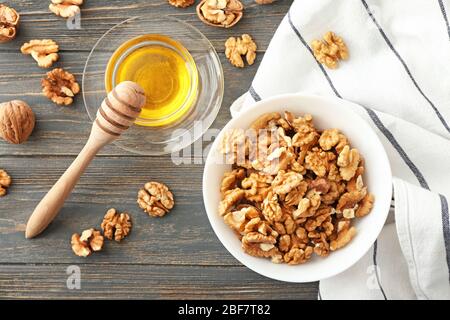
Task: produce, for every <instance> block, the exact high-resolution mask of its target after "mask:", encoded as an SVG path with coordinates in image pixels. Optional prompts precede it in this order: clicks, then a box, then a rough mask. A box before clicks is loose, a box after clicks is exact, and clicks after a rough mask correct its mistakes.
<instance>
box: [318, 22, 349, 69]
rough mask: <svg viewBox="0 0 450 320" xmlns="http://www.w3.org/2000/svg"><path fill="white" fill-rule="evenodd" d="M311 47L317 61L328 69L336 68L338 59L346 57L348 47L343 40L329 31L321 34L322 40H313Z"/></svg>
mask: <svg viewBox="0 0 450 320" xmlns="http://www.w3.org/2000/svg"><path fill="white" fill-rule="evenodd" d="M311 48H312V50H313V52H314V56H315V57H316V59H317V61H319V62H320V63H321V64H324V65H325V66H327V67H328V68H330V69H336V68H337V67H338V62H339V60H347V59H348V49H347V46H346V44H345V42H344V40H343V39H342V38H341V37H339V36H337V35H336V34H335V33H333V32H331V31H329V32H327V33H326V34H325V35H324V36H323V40H314V41H313V42H312V43H311Z"/></svg>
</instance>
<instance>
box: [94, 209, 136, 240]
mask: <svg viewBox="0 0 450 320" xmlns="http://www.w3.org/2000/svg"><path fill="white" fill-rule="evenodd" d="M100 226H101V228H102V230H103V234H104V236H105V237H106V238H107V239H109V240H113V239H114V240H116V241H121V240H122V239H123V238H125V237H126V236H127V235H128V234H129V233H130V231H131V219H130V216H129V215H128V213H126V212H123V213H119V212H117V211H116V209H114V208H111V209H109V210H108V211H107V212H106V214H105V216H104V217H103V221H102V224H101V225H100Z"/></svg>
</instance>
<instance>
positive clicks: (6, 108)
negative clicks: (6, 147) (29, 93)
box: [0, 100, 35, 144]
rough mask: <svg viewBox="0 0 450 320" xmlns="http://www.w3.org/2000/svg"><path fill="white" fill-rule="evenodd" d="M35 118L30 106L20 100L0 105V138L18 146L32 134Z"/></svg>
mask: <svg viewBox="0 0 450 320" xmlns="http://www.w3.org/2000/svg"><path fill="white" fill-rule="evenodd" d="M34 124H35V116H34V113H33V110H31V108H30V106H29V105H28V104H27V103H26V102H24V101H21V100H13V101H9V102H4V103H2V104H0V137H2V138H3V139H5V140H6V141H8V142H9V143H14V144H20V143H23V142H25V141H27V140H28V137H29V136H30V134H31V133H32V132H33V129H34Z"/></svg>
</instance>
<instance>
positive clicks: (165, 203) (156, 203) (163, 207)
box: [137, 181, 175, 217]
mask: <svg viewBox="0 0 450 320" xmlns="http://www.w3.org/2000/svg"><path fill="white" fill-rule="evenodd" d="M137 203H138V204H139V207H140V208H141V209H142V210H144V212H146V213H148V215H150V216H152V217H163V216H164V215H165V214H166V213H168V212H169V211H170V210H171V209H172V208H173V206H174V205H175V202H174V198H173V194H172V192H170V190H169V188H168V187H167V186H166V185H165V184H162V183H159V182H155V181H150V182H147V183H146V184H145V185H144V188H142V189H141V190H139V192H138V199H137Z"/></svg>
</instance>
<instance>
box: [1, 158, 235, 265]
mask: <svg viewBox="0 0 450 320" xmlns="http://www.w3.org/2000/svg"><path fill="white" fill-rule="evenodd" d="M71 160H72V159H71V158H67V157H57V158H47V159H39V160H38V161H36V159H35V158H32V159H30V158H27V157H24V158H2V159H0V167H3V168H5V169H6V170H7V171H8V172H9V173H10V174H11V176H12V177H13V185H12V186H11V188H10V189H9V191H10V193H9V195H8V196H7V197H4V198H0V243H1V244H2V245H1V246H0V263H72V262H76V261H83V259H80V258H78V257H76V256H74V255H73V253H72V252H71V249H70V236H71V235H72V234H73V233H74V232H81V231H82V230H84V229H86V228H90V227H96V228H99V226H100V223H101V221H102V217H103V215H104V213H105V212H106V210H107V209H108V208H110V207H115V208H117V209H119V210H124V211H128V212H129V213H130V215H131V216H132V219H133V222H134V223H133V232H132V233H131V234H130V236H129V237H128V238H127V239H126V241H123V243H120V244H116V243H109V242H108V243H107V246H106V247H105V250H104V251H102V253H101V254H98V255H94V256H92V257H89V258H88V259H86V263H97V262H105V263H153V264H167V263H173V264H201V265H236V264H237V261H235V260H234V258H232V257H231V255H230V254H228V253H227V252H226V250H225V249H224V248H223V247H222V245H221V244H220V243H219V241H218V240H217V238H216V236H215V235H214V233H213V231H212V228H211V227H210V225H209V222H208V219H207V217H206V213H205V211H204V207H203V200H202V194H201V192H202V191H201V190H202V188H201V179H202V171H203V170H202V166H201V165H183V166H176V165H174V164H172V162H171V159H170V157H169V156H168V157H158V158H156V157H150V158H144V157H136V158H122V157H116V158H109V157H105V158H101V159H96V160H94V162H93V163H92V165H91V166H90V168H89V169H88V170H87V172H86V174H85V175H84V176H83V177H82V178H81V180H80V183H79V184H78V186H77V187H76V189H75V190H74V193H73V194H72V196H71V197H70V199H69V200H68V201H67V203H66V205H65V207H64V208H63V209H62V210H61V213H60V215H59V216H58V217H57V219H56V220H55V221H54V222H53V223H52V225H51V226H50V227H49V228H48V229H47V230H46V232H45V233H44V234H43V235H42V236H40V237H38V238H36V239H32V240H26V239H24V235H23V228H24V224H25V223H26V221H27V219H28V217H29V215H30V213H31V212H32V210H33V208H34V206H35V205H36V204H37V203H38V201H39V200H40V199H41V198H42V197H43V196H44V194H45V193H46V192H47V190H49V189H50V187H51V186H52V184H53V183H54V182H55V181H56V180H57V179H58V177H59V176H60V175H61V174H62V173H63V171H64V170H65V168H66V167H67V166H68V165H69V163H70V161H71ZM25 168H26V169H25ZM149 180H156V181H161V182H164V183H166V184H167V185H168V186H169V187H170V188H171V190H172V191H173V193H174V195H175V199H176V207H175V208H174V210H173V211H172V212H170V213H169V214H168V215H167V216H166V217H164V218H162V219H157V218H152V217H149V216H147V214H145V213H144V212H143V211H142V210H141V209H140V208H139V207H138V206H137V204H136V198H137V192H138V190H139V188H141V187H142V186H143V185H144V183H145V182H147V181H149Z"/></svg>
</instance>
